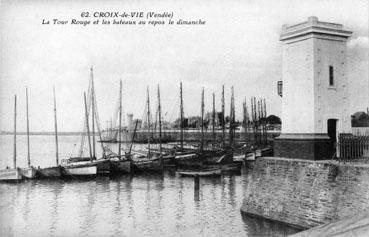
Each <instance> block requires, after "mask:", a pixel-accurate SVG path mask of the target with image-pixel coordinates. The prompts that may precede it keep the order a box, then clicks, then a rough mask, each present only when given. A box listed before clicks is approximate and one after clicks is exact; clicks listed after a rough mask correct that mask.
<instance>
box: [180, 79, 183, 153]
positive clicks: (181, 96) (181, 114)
mask: <svg viewBox="0 0 369 237" xmlns="http://www.w3.org/2000/svg"><path fill="white" fill-rule="evenodd" d="M182 93H183V92H182V82H181V84H180V100H181V102H180V103H181V105H180V110H181V111H180V117H181V122H180V128H181V151H182V152H183V94H182Z"/></svg>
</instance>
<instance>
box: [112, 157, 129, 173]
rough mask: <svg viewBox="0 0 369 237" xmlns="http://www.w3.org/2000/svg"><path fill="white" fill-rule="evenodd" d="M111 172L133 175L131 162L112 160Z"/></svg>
mask: <svg viewBox="0 0 369 237" xmlns="http://www.w3.org/2000/svg"><path fill="white" fill-rule="evenodd" d="M110 172H111V173H115V174H120V173H122V174H129V173H131V161H129V160H110Z"/></svg>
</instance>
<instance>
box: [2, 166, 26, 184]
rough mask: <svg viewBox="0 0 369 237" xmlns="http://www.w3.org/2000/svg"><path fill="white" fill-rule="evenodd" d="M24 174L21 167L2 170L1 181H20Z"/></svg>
mask: <svg viewBox="0 0 369 237" xmlns="http://www.w3.org/2000/svg"><path fill="white" fill-rule="evenodd" d="M22 178H23V176H22V174H21V171H20V169H19V168H16V169H9V168H7V169H3V170H0V181H19V180H22Z"/></svg>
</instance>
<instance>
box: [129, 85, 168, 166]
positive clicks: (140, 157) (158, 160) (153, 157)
mask: <svg viewBox="0 0 369 237" xmlns="http://www.w3.org/2000/svg"><path fill="white" fill-rule="evenodd" d="M158 110H159V111H158V112H159V143H160V144H159V146H160V149H159V154H158V153H155V152H151V147H150V140H151V130H150V127H151V123H150V96H149V88H147V141H148V152H147V154H146V155H144V154H142V153H138V152H135V153H134V154H132V160H133V167H134V169H135V171H155V172H157V171H159V172H162V171H163V167H164V163H170V162H172V161H173V160H174V156H171V155H166V156H164V155H163V154H162V147H161V118H160V117H161V105H160V89H159V85H158Z"/></svg>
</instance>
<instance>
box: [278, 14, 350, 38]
mask: <svg viewBox="0 0 369 237" xmlns="http://www.w3.org/2000/svg"><path fill="white" fill-rule="evenodd" d="M313 33H316V34H325V35H333V36H338V37H342V38H346V39H347V38H348V37H350V36H351V34H352V31H348V30H344V29H343V25H342V24H337V23H330V22H323V21H319V20H318V17H315V16H311V17H309V18H308V20H307V21H305V22H302V23H299V24H295V25H290V26H288V25H286V24H285V25H283V26H282V33H281V37H280V40H282V41H283V40H287V39H291V38H296V37H299V36H305V35H308V34H313Z"/></svg>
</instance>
